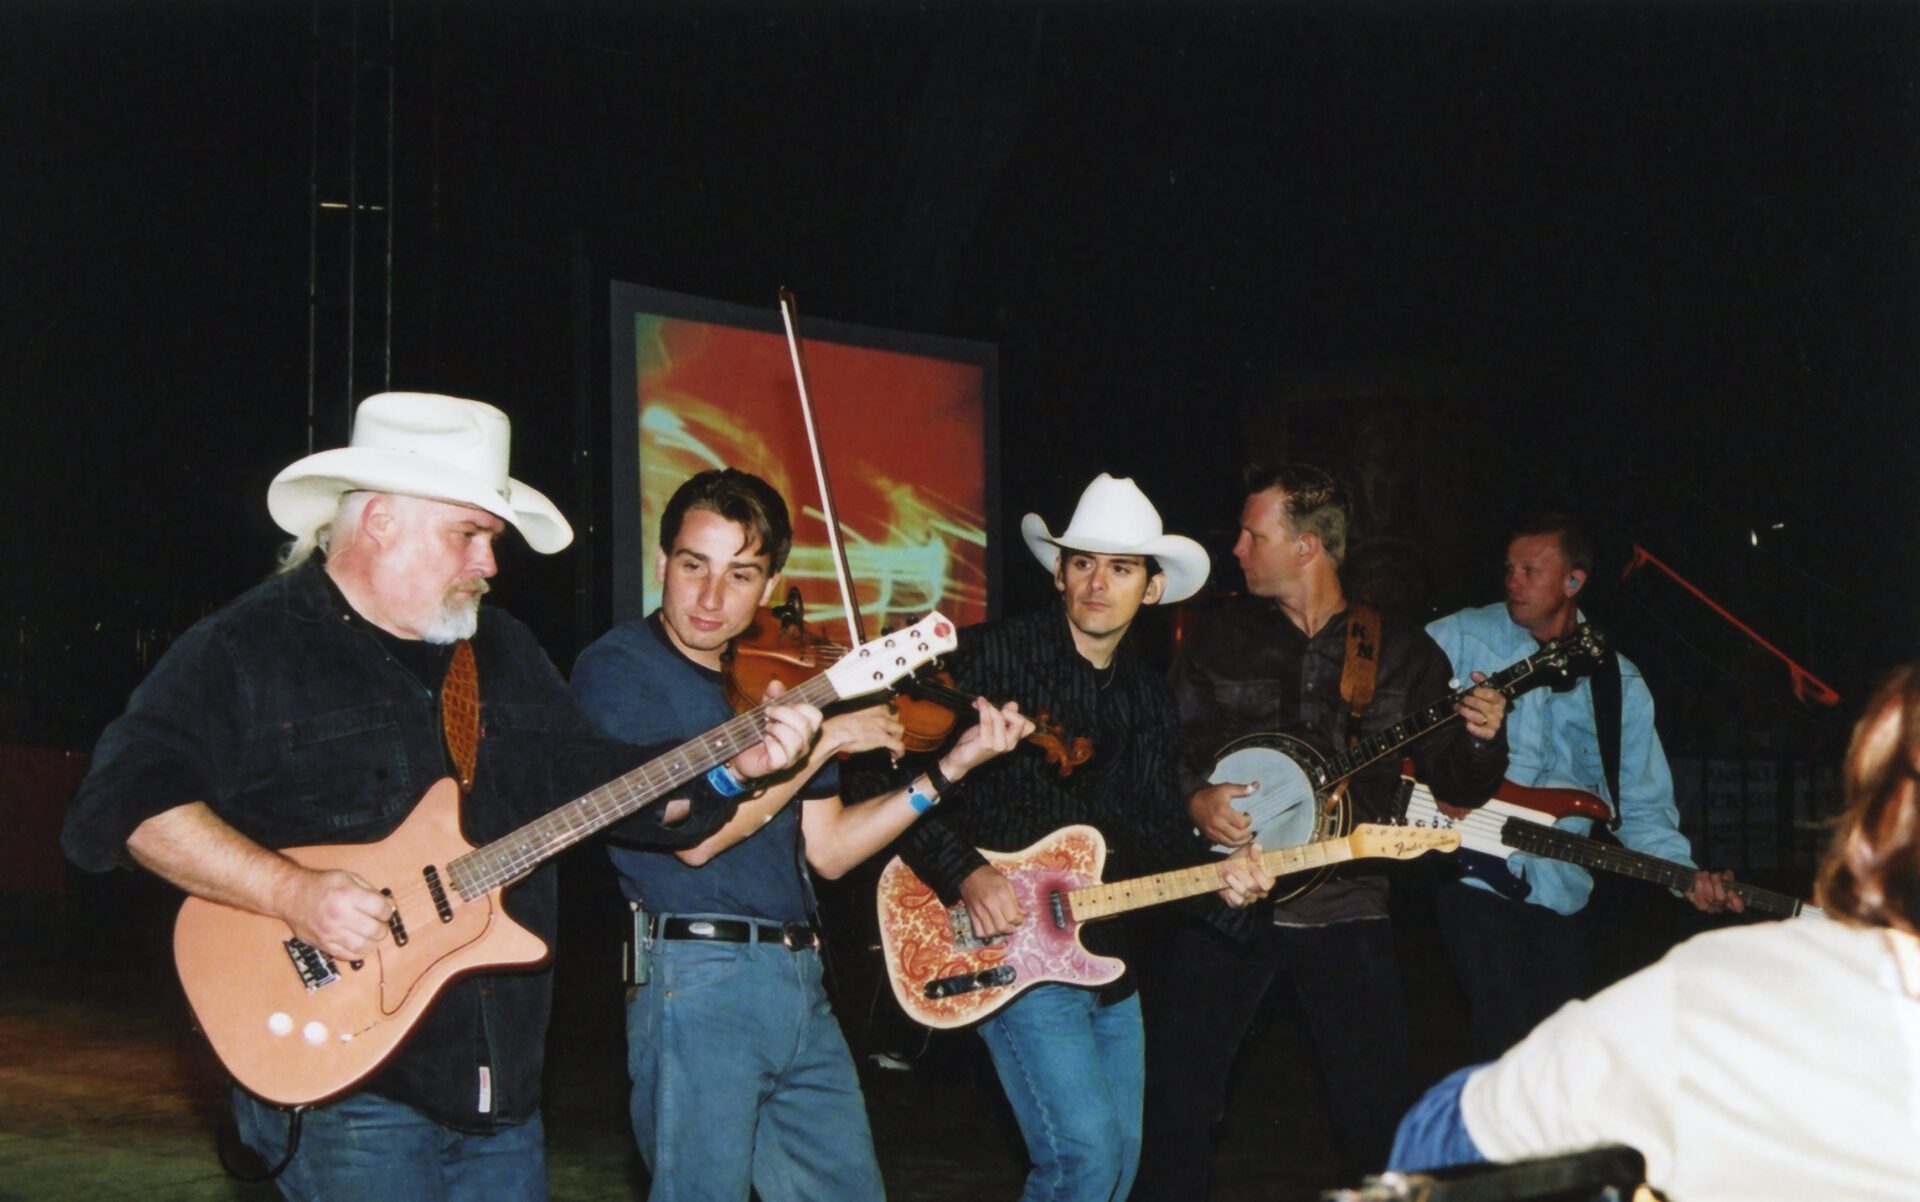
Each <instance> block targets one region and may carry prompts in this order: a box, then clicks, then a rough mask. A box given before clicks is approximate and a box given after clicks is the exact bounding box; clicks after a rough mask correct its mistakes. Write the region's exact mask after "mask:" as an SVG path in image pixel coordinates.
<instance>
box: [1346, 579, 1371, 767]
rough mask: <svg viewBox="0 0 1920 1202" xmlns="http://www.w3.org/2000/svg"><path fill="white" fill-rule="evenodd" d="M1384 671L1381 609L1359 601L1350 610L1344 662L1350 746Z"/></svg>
mask: <svg viewBox="0 0 1920 1202" xmlns="http://www.w3.org/2000/svg"><path fill="white" fill-rule="evenodd" d="M1379 673H1380V611H1379V610H1377V609H1375V608H1374V607H1373V606H1371V605H1363V604H1361V603H1359V602H1355V603H1354V604H1353V606H1352V607H1351V608H1349V609H1348V610H1347V658H1346V661H1345V662H1344V663H1342V664H1341V665H1340V697H1341V699H1342V700H1344V701H1345V702H1346V703H1347V746H1349V747H1352V746H1353V745H1354V744H1355V743H1358V742H1359V741H1360V715H1361V714H1363V713H1365V712H1366V709H1367V706H1368V705H1369V704H1371V703H1372V701H1373V686H1374V682H1375V680H1376V679H1377V678H1378V676H1379Z"/></svg>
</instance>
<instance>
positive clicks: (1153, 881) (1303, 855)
mask: <svg viewBox="0 0 1920 1202" xmlns="http://www.w3.org/2000/svg"><path fill="white" fill-rule="evenodd" d="M1351 859H1353V849H1352V847H1351V846H1349V844H1348V842H1347V840H1345V839H1329V840H1327V841H1325V842H1323V843H1305V844H1302V845H1300V846H1299V847H1282V848H1279V849H1278V850H1275V851H1270V852H1267V853H1266V854H1264V855H1262V856H1261V857H1260V863H1261V865H1262V866H1263V867H1264V868H1266V870H1267V873H1268V875H1270V876H1276V877H1278V876H1285V875H1287V874H1288V873H1290V872H1305V871H1307V870H1308V869H1312V868H1325V867H1327V866H1328V865H1331V864H1341V863H1345V862H1346V861H1348V860H1351ZM1222 883H1223V881H1222V877H1221V864H1220V863H1218V862H1215V863H1212V864H1197V865H1195V866H1194V867H1192V868H1176V869H1174V870H1173V871H1172V872H1161V873H1156V874H1154V875H1153V876H1141V877H1135V878H1133V879H1132V880H1129V881H1113V882H1111V883H1109V884H1104V885H1088V886H1086V887H1085V888H1082V889H1075V890H1074V891H1073V892H1072V893H1070V894H1068V896H1067V901H1068V903H1069V904H1070V905H1071V906H1072V907H1073V916H1074V917H1075V918H1076V919H1078V920H1079V921H1081V922H1090V921H1092V920H1093V919H1096V918H1106V917H1108V916H1110V915H1114V914H1124V913H1125V912H1126V911H1128V910H1138V909H1140V908H1141V907H1143V906H1157V905H1159V904H1160V903H1162V902H1170V901H1179V900H1180V899H1181V898H1183V897H1197V896H1199V895H1200V894H1202V893H1212V892H1213V891H1214V890H1216V889H1218V888H1220V887H1221V885H1222Z"/></svg>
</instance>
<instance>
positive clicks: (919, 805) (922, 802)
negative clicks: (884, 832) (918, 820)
mask: <svg viewBox="0 0 1920 1202" xmlns="http://www.w3.org/2000/svg"><path fill="white" fill-rule="evenodd" d="M907 804H908V805H910V806H912V807H913V812H914V813H916V814H924V813H926V812H927V811H928V810H931V809H932V808H933V807H935V806H937V805H939V804H940V799H939V798H938V797H928V796H927V795H926V794H925V793H922V792H921V791H920V790H918V789H916V788H914V787H913V786H912V785H908V786H907Z"/></svg>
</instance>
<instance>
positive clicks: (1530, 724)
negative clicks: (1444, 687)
mask: <svg viewBox="0 0 1920 1202" xmlns="http://www.w3.org/2000/svg"><path fill="white" fill-rule="evenodd" d="M1427 633H1428V634H1430V635H1432V636H1433V640H1434V642H1436V643H1439V644H1440V649H1441V650H1442V651H1445V652H1446V653H1447V659H1448V660H1449V661H1450V662H1451V663H1452V664H1453V669H1454V671H1455V672H1457V673H1459V675H1460V676H1461V677H1462V678H1464V677H1466V675H1467V674H1468V673H1470V672H1474V671H1480V672H1485V673H1487V674H1488V675H1492V674H1493V673H1495V672H1497V671H1499V670H1500V669H1502V668H1504V667H1506V666H1508V665H1509V664H1513V663H1517V662H1519V661H1520V660H1523V659H1525V658H1526V657H1527V656H1529V655H1532V654H1533V653H1534V652H1535V651H1538V650H1539V649H1540V644H1539V643H1537V642H1535V641H1534V638H1533V636H1532V635H1531V634H1528V633H1527V631H1526V630H1525V629H1524V628H1523V627H1521V626H1519V625H1517V624H1515V622H1514V620H1513V619H1512V618H1511V617H1509V616H1508V615H1507V607H1506V606H1505V605H1504V604H1501V603H1495V604H1493V605H1483V606H1481V607H1480V608H1478V609H1463V610H1461V611H1460V612H1458V613H1454V614H1448V615H1447V616H1446V617H1444V618H1440V619H1439V620H1437V621H1435V622H1433V623H1432V624H1430V625H1429V626H1428V627H1427ZM1618 658H1619V661H1620V796H1619V797H1617V798H1615V797H1611V796H1609V791H1608V789H1607V773H1606V768H1605V767H1604V766H1603V765H1602V763H1601V757H1600V736H1599V734H1598V733H1597V729H1596V723H1595V721H1594V715H1593V684H1592V682H1591V680H1590V679H1588V678H1586V677H1582V678H1580V680H1579V681H1578V682H1577V683H1576V684H1575V685H1574V687H1573V688H1571V689H1569V690H1568V691H1566V692H1564V693H1562V692H1556V691H1554V690H1553V689H1533V690H1531V691H1529V692H1525V693H1522V694H1521V695H1520V696H1518V697H1516V698H1514V700H1513V706H1512V708H1511V709H1510V710H1509V711H1508V713H1507V745H1508V747H1509V748H1510V754H1509V763H1508V766H1507V777H1508V778H1509V779H1510V780H1512V781H1513V782H1514V783H1515V784H1519V785H1528V786H1537V787H1568V788H1575V789H1584V790H1586V791H1587V792H1589V793H1592V794H1593V795H1594V796H1596V797H1600V798H1603V799H1605V800H1606V801H1608V802H1609V803H1611V804H1613V805H1614V807H1615V810H1616V812H1617V813H1618V814H1619V816H1620V825H1619V828H1618V829H1617V830H1616V831H1615V834H1617V835H1618V836H1619V839H1620V842H1621V843H1622V844H1624V845H1626V846H1627V847H1629V848H1632V849H1633V850H1634V851H1642V852H1646V853H1647V854H1648V855H1652V856H1658V857H1659V858H1661V859H1663V860H1672V861H1673V862H1675V863H1677V864H1685V865H1687V866H1688V867H1692V866H1693V851H1692V848H1691V847H1690V846H1689V845H1688V843H1687V837H1686V836H1685V835H1683V834H1681V833H1680V811H1679V810H1678V808H1676V806H1675V805H1674V800H1673V773H1672V772H1671V771H1670V770H1669V769H1668V768H1667V754H1666V752H1665V751H1663V750H1662V749H1661V747H1660V735H1659V733H1658V732H1657V731H1655V730H1654V727H1653V694H1652V693H1650V692H1649V691H1648V690H1647V681H1646V678H1645V677H1644V676H1642V675H1641V674H1640V669H1639V668H1637V667H1635V666H1634V665H1633V663H1632V662H1631V661H1629V660H1628V659H1627V657H1626V656H1624V655H1622V656H1619V657H1618ZM1554 825H1555V826H1558V827H1561V828H1563V829H1565V830H1570V831H1572V832H1573V833H1575V834H1577V835H1585V834H1586V833H1587V832H1588V831H1589V830H1590V829H1591V828H1592V826H1593V824H1592V823H1591V822H1589V821H1588V820H1587V819H1585V818H1562V819H1561V820H1560V821H1558V822H1556V823H1554ZM1507 869H1508V871H1510V872H1512V873H1513V874H1514V875H1515V876H1517V877H1519V878H1520V879H1521V880H1524V881H1526V882H1527V884H1528V885H1530V886H1532V892H1530V893H1528V894H1527V902H1528V904H1530V905H1536V906H1545V907H1547V908H1548V909H1549V910H1553V911H1554V912H1556V913H1559V914H1573V913H1576V912H1578V911H1579V910H1580V909H1582V908H1583V907H1585V906H1586V904H1587V898H1588V896H1589V895H1590V894H1591V893H1592V892H1593V877H1592V876H1591V875H1590V874H1588V872H1587V870H1586V869H1584V868H1582V867H1580V866H1579V865H1577V864H1568V863H1565V862H1563V861H1560V860H1549V859H1545V858H1543V857H1540V856H1532V855H1528V854H1527V853H1525V852H1515V853H1514V854H1513V855H1512V856H1511V857H1510V858H1509V859H1508V860H1507ZM1463 884H1465V885H1466V886H1467V887H1469V888H1473V889H1487V888H1489V886H1487V885H1486V884H1485V883H1483V882H1482V881H1480V880H1479V879H1477V878H1474V877H1467V878H1465V879H1464V881H1463Z"/></svg>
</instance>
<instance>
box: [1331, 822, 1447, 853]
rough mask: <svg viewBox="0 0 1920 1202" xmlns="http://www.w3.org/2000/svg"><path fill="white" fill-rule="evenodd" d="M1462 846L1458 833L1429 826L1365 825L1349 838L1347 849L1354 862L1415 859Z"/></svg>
mask: <svg viewBox="0 0 1920 1202" xmlns="http://www.w3.org/2000/svg"><path fill="white" fill-rule="evenodd" d="M1459 846H1460V832H1459V831H1456V830H1442V829H1440V828H1438V827H1429V826H1388V825H1386V824H1384V823H1364V824H1362V825H1360V826H1356V827H1354V828H1353V833H1352V834H1351V835H1348V836H1347V848H1348V850H1350V851H1352V852H1353V855H1354V858H1355V859H1362V858H1365V859H1374V860H1412V859H1416V858H1417V857H1420V856H1423V855H1426V854H1427V853H1428V852H1430V851H1453V850H1455V849H1456V848H1458V847H1459Z"/></svg>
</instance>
